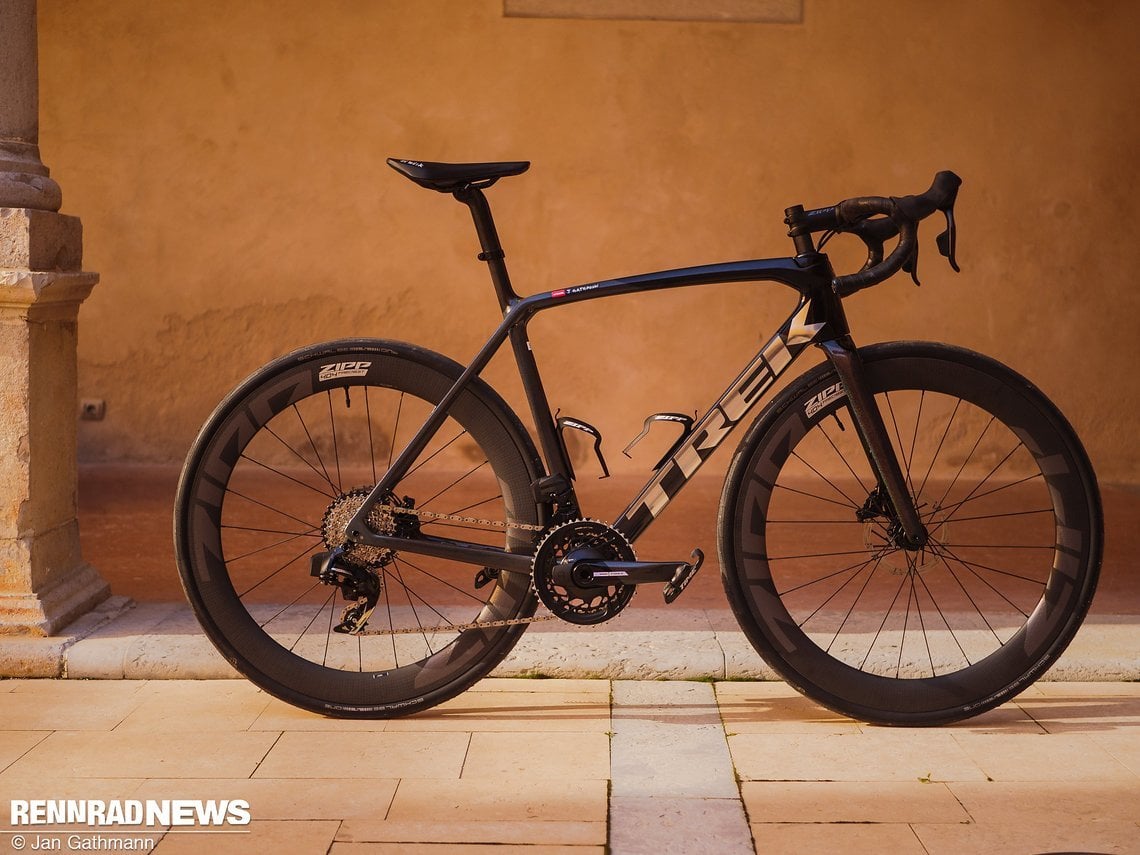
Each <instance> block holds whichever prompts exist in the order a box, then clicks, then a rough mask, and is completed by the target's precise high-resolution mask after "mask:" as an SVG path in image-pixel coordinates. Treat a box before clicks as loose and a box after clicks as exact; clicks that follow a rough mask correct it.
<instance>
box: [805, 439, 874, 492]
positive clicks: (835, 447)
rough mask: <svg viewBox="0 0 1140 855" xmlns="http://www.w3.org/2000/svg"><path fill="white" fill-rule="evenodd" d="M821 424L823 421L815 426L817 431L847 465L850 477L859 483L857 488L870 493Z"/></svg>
mask: <svg viewBox="0 0 1140 855" xmlns="http://www.w3.org/2000/svg"><path fill="white" fill-rule="evenodd" d="M823 425H824V423H823V422H820V423H819V424H817V425H816V427H818V428H819V432H820V433H822V434H823V438H824V439H826V440H827V442H828V444H829V445H830V446H831V449H832V450H833V451H834V452H835V456H836V457H838V458H839V460H840V461H841V462H842V463H843V465H844V466H846V467H847V471H848V472H850V473H851V477H852V478H854V479H855V481H856V482H857V483H858V484H859V489H861V490H863V491H864V492H866V493H870V492H871V491H870V490H869V489H867V485H866V484H864V483H863V479H862V478H860V477H859V474H858V473H857V472H856V471H855V470H854V469H852V468H851V464H850V463H848V462H847V458H846V457H844V456H843V454H842V453H841V452H840V451H839V447H838V446H837V445H836V444H835V443H834V442H833V441H832V439H831V437H830V436H828V433H827V431H826V430H825V429H824V427H823Z"/></svg>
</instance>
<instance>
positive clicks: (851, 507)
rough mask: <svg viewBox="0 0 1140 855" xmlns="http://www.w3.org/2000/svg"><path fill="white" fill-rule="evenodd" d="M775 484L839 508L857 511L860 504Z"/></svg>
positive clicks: (790, 491) (782, 488)
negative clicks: (846, 502)
mask: <svg viewBox="0 0 1140 855" xmlns="http://www.w3.org/2000/svg"><path fill="white" fill-rule="evenodd" d="M776 486H777V487H779V488H780V489H781V490H787V491H788V492H789V493H797V494H799V495H801V496H807V497H808V498H809V499H818V500H819V501H821V502H827V503H828V504H830V505H839V507H841V508H848V509H849V510H852V511H857V510H859V508H860V506H859V505H856V504H846V505H845V504H844V503H843V502H837V501H836V500H835V499H827V498H824V497H823V496H817V495H816V494H815V493H809V492H807V491H806V490H797V489H796V488H795V487H789V486H788V485H787V484H777V485H776Z"/></svg>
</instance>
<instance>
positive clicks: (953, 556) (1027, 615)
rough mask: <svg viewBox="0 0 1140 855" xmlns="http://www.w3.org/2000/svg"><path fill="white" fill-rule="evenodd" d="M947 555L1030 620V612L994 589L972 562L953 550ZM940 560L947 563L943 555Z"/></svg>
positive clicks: (1039, 583) (1010, 574)
mask: <svg viewBox="0 0 1140 855" xmlns="http://www.w3.org/2000/svg"><path fill="white" fill-rule="evenodd" d="M943 548H944V549H945V547H943ZM945 554H946V555H949V556H950V558H951V559H952V560H954V561H957V562H958V563H959V564H961V565H962V566H963V567H965V568H966V569H967V570H969V571H970V572H971V573H972V574H973V575H974V578H976V579H977V580H978V581H980V582H981V583H982V584H983V585H985V586H986V587H987V588H989V589H990V590H991V591H993V592H994V593H995V594H997V595H998V596H999V597H1001V598H1002V599H1003V600H1005V601H1006V602H1007V603H1009V605H1010V607H1011V608H1013V609H1014V610H1015V611H1017V612H1019V613H1020V614H1021V616H1022V617H1023V618H1026V619H1028V618H1029V613H1028V612H1026V611H1024V610H1023V609H1022V608H1021V606H1019V605H1017V603H1015V602H1013V600H1011V599H1010V598H1009V597H1007V596H1006V595H1005V594H1003V593H1002V592H1001V591H999V590H998V589H997V588H995V587H994V586H993V585H992V584H991V583H990V581H989V580H988V579H986V578H985V577H984V576H982V574H981V573H979V572H978V571H977V570H975V569H974V568H973V567H972V566H971V565H970V562H969V561H963V560H962V559H961V558H959V557H958V556H957V555H955V554H954V550H952V549H946V551H945ZM939 558H942V560H943V561H945V558H944V557H943V556H942V555H939ZM982 569H985V570H990V569H992V568H989V567H985V568H982ZM995 572H997V573H1000V574H1001V575H1003V576H1014V577H1015V578H1017V579H1021V580H1022V581H1024V582H1030V581H1032V582H1033V583H1034V586H1035V587H1036V586H1040V585H1043V584H1044V583H1043V582H1041V581H1039V580H1035V579H1026V578H1025V577H1023V576H1016V575H1015V574H1013V573H1003V572H1002V571H1000V570H998V571H995Z"/></svg>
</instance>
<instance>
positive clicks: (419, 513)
mask: <svg viewBox="0 0 1140 855" xmlns="http://www.w3.org/2000/svg"><path fill="white" fill-rule="evenodd" d="M392 513H393V514H411V515H412V516H414V517H419V518H420V519H424V518H425V517H426V518H427V519H433V520H451V521H452V522H464V523H471V524H474V525H489V526H491V527H492V528H518V529H522V530H523V531H546V526H544V525H531V524H530V523H516V522H503V521H502V520H481V519H476V518H475V517H460V516H456V515H455V514H437V513H436V512H435V511H425V510H423V509H422V508H398V507H394V506H393V507H392Z"/></svg>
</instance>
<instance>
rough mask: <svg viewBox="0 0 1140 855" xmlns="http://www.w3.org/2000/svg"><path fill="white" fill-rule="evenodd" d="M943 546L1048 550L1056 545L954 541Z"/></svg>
mask: <svg viewBox="0 0 1140 855" xmlns="http://www.w3.org/2000/svg"><path fill="white" fill-rule="evenodd" d="M943 546H944V547H945V546H955V547H957V548H958V549H1048V550H1050V551H1052V550H1054V549H1056V548H1057V547H1056V546H1053V545H1049V546H1041V545H1040V544H1023V543H954V544H943Z"/></svg>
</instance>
